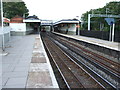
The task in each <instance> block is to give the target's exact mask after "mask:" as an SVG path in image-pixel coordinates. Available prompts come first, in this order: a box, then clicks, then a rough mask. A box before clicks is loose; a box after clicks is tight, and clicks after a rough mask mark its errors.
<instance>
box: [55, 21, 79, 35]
mask: <svg viewBox="0 0 120 90" xmlns="http://www.w3.org/2000/svg"><path fill="white" fill-rule="evenodd" d="M79 23H80V22H79V20H77V19H63V20H60V21H57V22H55V23H54V32H59V33H63V34H69V35H76V34H77V32H78V28H79V27H78V26H79Z"/></svg>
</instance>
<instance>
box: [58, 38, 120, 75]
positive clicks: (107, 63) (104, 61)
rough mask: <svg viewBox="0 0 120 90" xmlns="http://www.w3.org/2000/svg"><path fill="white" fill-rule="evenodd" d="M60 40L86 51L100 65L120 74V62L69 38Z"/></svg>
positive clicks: (80, 51)
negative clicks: (77, 43)
mask: <svg viewBox="0 0 120 90" xmlns="http://www.w3.org/2000/svg"><path fill="white" fill-rule="evenodd" d="M59 40H60V41H62V42H64V43H66V44H67V45H69V46H70V45H71V46H72V47H75V48H76V49H77V50H78V51H79V53H84V55H86V56H88V57H89V58H91V59H92V60H93V61H94V62H97V63H99V64H100V65H102V66H104V67H106V68H108V69H109V70H111V71H112V72H114V73H115V74H116V75H119V76H120V69H119V68H120V64H119V63H116V62H114V61H112V60H110V59H108V58H106V57H104V56H101V55H99V54H96V53H94V52H92V51H89V50H87V49H85V48H83V47H81V46H80V45H76V43H75V42H70V41H68V40H65V39H63V38H59Z"/></svg>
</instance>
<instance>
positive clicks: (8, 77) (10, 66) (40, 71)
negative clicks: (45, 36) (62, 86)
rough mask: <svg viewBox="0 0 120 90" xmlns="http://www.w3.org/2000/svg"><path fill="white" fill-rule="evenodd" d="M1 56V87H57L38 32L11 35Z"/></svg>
mask: <svg viewBox="0 0 120 90" xmlns="http://www.w3.org/2000/svg"><path fill="white" fill-rule="evenodd" d="M5 47H6V48H5V51H4V52H3V53H2V54H0V55H1V56H2V88H58V83H57V81H56V78H55V76H54V73H53V70H52V67H51V65H50V62H49V59H48V57H47V54H46V52H45V50H44V46H43V43H42V41H41V38H40V36H39V34H36V35H26V36H11V39H10V41H9V42H8V43H7V44H6V46H5Z"/></svg>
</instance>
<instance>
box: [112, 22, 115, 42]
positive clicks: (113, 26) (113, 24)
mask: <svg viewBox="0 0 120 90" xmlns="http://www.w3.org/2000/svg"><path fill="white" fill-rule="evenodd" d="M114 30H115V23H113V28H112V42H114Z"/></svg>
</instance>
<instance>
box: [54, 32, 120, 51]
mask: <svg viewBox="0 0 120 90" xmlns="http://www.w3.org/2000/svg"><path fill="white" fill-rule="evenodd" d="M53 33H55V34H58V35H62V36H65V37H68V38H73V39H76V40H79V41H83V42H87V43H90V44H95V45H98V46H101V47H105V48H109V49H112V50H116V51H120V47H119V46H120V43H117V42H110V41H106V40H102V39H97V38H92V37H89V38H88V37H85V36H78V35H66V34H61V33H57V32H53Z"/></svg>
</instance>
